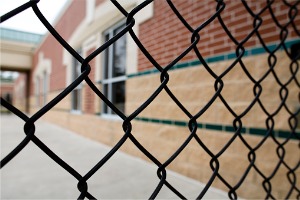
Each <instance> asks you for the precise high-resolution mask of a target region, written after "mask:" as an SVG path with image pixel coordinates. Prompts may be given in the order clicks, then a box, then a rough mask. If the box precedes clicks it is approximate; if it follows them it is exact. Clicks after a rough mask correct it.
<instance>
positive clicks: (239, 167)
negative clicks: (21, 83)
mask: <svg viewBox="0 0 300 200" xmlns="http://www.w3.org/2000/svg"><path fill="white" fill-rule="evenodd" d="M140 2H141V1H139V0H131V1H122V2H120V3H121V4H122V6H123V7H124V8H125V9H126V10H127V11H130V10H132V9H133V8H134V7H135V6H136V5H137V4H138V3H140ZM173 3H174V5H175V6H176V8H177V9H178V11H179V12H180V13H181V14H182V16H183V17H184V18H185V19H186V21H187V22H188V23H189V24H190V26H191V27H193V28H196V27H198V26H200V25H201V24H203V23H204V22H205V21H206V20H207V19H208V18H209V17H211V16H213V15H214V13H215V12H216V5H217V4H216V3H215V2H214V1H192V0H189V1H181V0H180V1H174V2H173ZM248 5H249V7H250V8H251V9H252V11H253V12H254V13H256V12H258V11H259V10H261V9H262V8H263V7H264V6H265V5H266V4H265V2H262V1H260V2H257V1H253V2H252V1H250V2H248ZM272 9H273V10H274V13H275V15H276V17H277V19H278V20H279V23H286V21H288V19H289V15H288V9H289V7H288V6H287V5H285V4H283V3H282V2H279V1H275V3H273V5H272ZM221 17H222V19H223V21H224V24H225V25H226V26H227V27H228V30H229V31H230V32H231V33H232V35H233V37H234V38H235V39H236V40H237V41H239V42H241V41H243V39H244V38H245V37H246V36H247V35H248V34H249V33H251V31H252V30H253V23H254V17H253V16H251V15H250V14H249V13H248V12H247V11H246V9H245V7H244V6H243V4H242V3H241V2H239V1H226V7H225V8H224V10H223V11H222V14H221ZM260 17H261V18H262V19H263V23H262V25H261V26H260V27H259V33H260V35H261V37H262V39H263V41H264V42H265V45H266V47H267V48H269V49H271V50H272V49H275V48H276V44H278V41H279V39H280V34H282V32H280V28H278V26H277V24H276V23H274V22H273V20H272V16H271V15H270V10H269V9H266V10H265V11H264V12H263V13H262V14H261V15H260ZM134 18H135V25H134V26H133V31H134V32H135V34H136V35H137V37H138V38H139V39H140V41H141V42H142V44H143V45H144V46H145V47H146V49H147V50H148V51H149V53H150V54H151V55H152V56H153V57H154V58H155V60H156V61H157V63H158V64H159V65H160V66H162V67H165V66H167V65H168V64H169V63H170V62H171V61H172V60H173V59H174V58H176V57H177V56H178V55H179V54H180V53H181V52H183V51H184V50H185V49H187V48H188V47H189V46H190V45H191V35H192V34H191V32H190V31H189V30H188V29H187V28H186V27H185V26H184V25H183V23H182V22H180V20H179V19H178V18H177V17H176V15H175V14H174V13H173V11H172V10H171V9H170V7H169V6H168V5H167V2H165V1H155V2H154V3H151V4H149V5H148V6H147V7H145V8H144V9H143V10H142V11H141V12H139V13H138V14H137V15H136V16H135V17H134ZM296 19H297V20H296V23H295V25H297V28H299V24H300V16H299V14H298V15H297V16H296ZM125 25H126V20H125V18H124V16H123V15H122V13H121V12H120V11H119V10H118V9H116V7H115V6H114V5H113V4H112V3H111V2H110V1H106V0H89V1H69V2H68V4H67V5H66V6H65V8H64V10H63V12H62V13H61V15H60V17H59V19H58V20H57V22H56V24H55V26H54V27H55V29H56V30H57V32H58V33H60V34H61V36H62V37H63V38H64V39H65V40H66V41H67V42H68V43H69V44H70V45H71V46H72V47H73V48H74V49H75V50H76V51H77V52H79V53H80V54H81V55H82V57H83V58H86V57H87V56H88V55H89V54H90V53H91V52H93V51H94V50H96V49H97V48H98V47H99V46H101V45H102V44H103V43H104V42H105V41H107V40H109V39H110V38H112V37H113V36H115V35H116V34H117V33H118V32H120V30H122V29H123V28H124V27H125ZM287 30H288V35H287V37H286V39H285V45H286V47H288V49H289V48H290V47H291V46H292V45H293V44H295V43H297V42H299V35H297V33H296V31H295V30H294V28H293V26H288V27H287ZM199 34H200V41H199V42H198V44H197V47H198V49H199V50H200V53H201V55H202V56H203V57H204V59H205V61H206V62H207V63H208V64H209V66H210V68H211V69H212V70H213V71H214V73H216V74H218V75H220V74H221V73H222V72H224V71H225V70H226V68H228V67H229V66H230V65H231V64H232V63H233V62H234V60H236V57H237V55H236V49H237V46H238V45H237V44H235V43H234V42H233V41H232V40H231V39H230V37H229V36H227V34H226V32H225V31H224V29H223V28H222V26H221V25H220V22H219V21H218V19H217V18H216V19H214V20H213V21H212V22H211V23H209V25H207V26H206V27H205V28H203V29H202V30H201V31H200V32H199ZM243 46H244V47H245V52H244V56H243V63H244V64H245V66H246V68H247V70H248V71H249V72H250V73H251V74H252V75H253V78H254V79H260V78H261V77H262V76H263V75H264V73H265V72H266V71H267V70H268V69H269V66H270V62H273V61H270V60H271V59H270V56H269V55H270V54H269V53H267V52H266V51H265V50H264V48H263V47H262V46H261V43H260V41H259V37H257V36H256V35H255V34H254V35H253V36H252V37H250V39H249V40H247V41H246V42H245V43H244V45H243ZM276 58H277V60H276V68H275V70H276V73H277V74H278V76H279V78H280V79H281V80H283V82H284V81H287V79H288V78H289V76H290V71H289V70H288V65H289V64H290V63H291V60H290V58H289V57H288V56H287V54H286V52H285V51H284V50H283V49H281V50H279V51H277V52H276ZM89 64H90V66H91V73H90V74H89V78H90V79H91V80H92V82H93V83H94V84H95V85H96V86H97V87H98V89H99V90H100V91H102V93H103V94H104V95H105V96H106V97H107V98H108V99H109V100H110V101H111V102H112V103H113V104H114V105H115V106H116V107H117V108H118V109H119V110H120V111H122V112H124V113H125V115H127V116H128V115H130V114H131V113H132V112H134V111H135V110H136V109H137V108H138V107H139V106H140V105H141V104H142V103H143V102H144V101H145V100H147V99H148V98H149V97H150V96H151V95H152V93H153V92H154V91H155V90H156V89H157V88H158V87H159V85H160V83H161V82H160V75H161V74H160V73H158V72H159V71H158V70H157V69H156V68H155V67H154V66H153V63H151V62H150V61H149V60H148V59H147V58H146V57H145V56H144V55H143V54H142V53H141V51H140V50H139V48H138V47H137V45H136V44H135V43H134V41H133V40H132V38H131V37H130V35H129V34H128V33H127V34H126V35H124V36H122V37H121V38H120V39H119V40H118V41H117V42H115V43H114V44H113V45H112V46H111V47H109V48H108V50H106V51H104V52H102V53H100V54H99V55H98V56H97V57H95V58H94V59H93V60H92V61H91V62H90V63H89ZM80 67H81V64H80V63H78V61H76V60H75V59H74V58H73V57H72V56H71V55H70V53H68V52H67V50H65V49H64V48H63V47H62V46H61V45H60V44H59V43H58V42H57V41H56V40H55V39H54V37H53V36H52V35H50V34H48V35H47V36H46V37H45V38H44V40H43V41H42V42H41V44H40V45H39V47H38V48H37V50H36V51H35V53H34V55H33V69H32V72H31V76H30V80H29V81H30V109H31V112H36V111H37V110H38V109H40V108H41V107H42V106H43V105H45V104H46V103H47V102H49V101H50V100H52V99H53V98H54V97H55V96H57V95H58V94H59V93H60V92H62V91H63V90H64V89H65V88H66V87H67V86H68V85H69V84H70V83H72V82H73V81H74V80H75V78H76V77H78V76H79V75H80ZM168 74H169V77H170V80H169V82H168V88H170V90H171V91H172V92H173V94H174V95H175V96H176V97H177V98H178V99H179V100H180V102H181V103H182V104H183V105H184V106H185V108H186V109H187V110H188V111H189V112H190V113H191V114H192V115H195V114H196V113H197V112H199V110H200V109H201V108H202V107H204V106H205V105H206V104H207V102H208V101H210V99H211V98H212V97H213V95H214V94H215V92H216V89H215V86H214V84H215V83H216V82H215V81H216V80H215V78H214V77H213V76H211V75H210V74H209V72H208V71H207V70H206V68H205V67H203V64H201V62H200V61H199V59H198V58H197V55H196V53H195V52H194V51H190V52H189V53H188V54H187V55H186V56H184V57H183V58H182V59H180V60H179V62H178V63H177V64H175V65H174V66H173V67H172V68H171V70H170V71H169V72H168ZM298 74H299V73H298ZM222 80H223V82H224V88H223V89H222V91H221V94H222V96H223V98H224V99H225V100H226V102H227V103H228V105H230V108H231V109H232V110H233V111H234V112H235V113H237V115H240V114H242V113H243V112H244V111H245V110H246V109H247V107H248V106H249V104H250V103H251V102H252V101H253V99H254V97H255V95H254V93H255V91H254V92H253V88H254V85H255V84H254V83H253V82H252V81H251V79H250V78H249V77H247V75H246V73H245V70H244V69H243V67H242V66H241V64H240V63H237V64H236V66H235V67H234V68H233V69H232V70H230V72H229V73H227V74H226V76H224V77H223V78H222ZM274 82H275V78H274V77H273V76H268V77H267V78H266V79H264V80H263V81H262V82H261V87H262V88H263V91H262V93H261V95H260V100H261V101H262V102H263V104H264V105H265V108H266V110H268V111H269V112H273V111H274V110H276V108H277V107H278V105H280V102H281V97H280V89H281V87H280V86H278V85H277V84H274ZM287 87H288V89H289V95H288V99H287V102H288V104H289V106H290V109H291V110H292V112H296V110H297V109H299V107H300V105H299V100H298V94H299V88H298V86H297V85H296V83H291V84H289V85H288V86H287ZM267 117H268V116H267V115H266V114H265V112H264V111H263V110H262V108H261V107H260V106H259V105H258V103H257V104H256V105H255V106H253V107H252V108H251V110H250V111H249V112H248V113H247V115H245V116H243V117H242V122H243V125H242V130H241V132H242V133H244V138H246V139H247V141H248V142H249V144H251V145H253V146H254V145H255V144H257V143H259V142H260V141H261V139H262V136H261V135H264V134H266V132H267V131H266V130H267V127H266V118H267ZM289 117H290V115H289V113H288V112H286V111H284V109H280V112H278V114H277V115H276V116H275V117H274V119H273V118H272V120H274V121H275V127H273V128H274V129H273V131H274V133H275V135H276V137H277V138H278V139H279V140H284V138H287V137H288V135H289V134H290V132H289V131H290V127H289ZM42 119H46V120H48V121H51V122H54V123H56V124H59V125H61V126H64V127H67V128H69V129H71V130H74V131H76V132H78V133H80V134H82V135H84V136H86V137H89V138H92V139H95V140H97V141H100V142H102V143H105V144H107V145H110V146H113V145H115V144H116V143H117V142H118V141H119V140H120V138H121V137H122V136H123V135H124V132H123V130H122V123H123V120H121V119H120V118H119V117H118V116H117V115H115V114H114V112H113V111H112V110H111V109H110V108H109V107H108V106H107V105H106V104H105V103H103V101H102V100H101V99H100V98H99V97H97V95H96V94H95V93H94V92H93V91H92V90H91V89H90V88H89V86H88V85H87V84H86V83H85V82H83V83H82V84H80V85H79V86H77V87H76V89H75V90H74V91H73V92H72V93H71V94H69V95H68V96H67V97H66V98H64V99H63V101H61V102H60V103H58V104H57V105H56V106H55V107H54V108H53V109H51V111H49V112H48V113H46V114H45V115H44V116H43V117H42ZM189 119H190V118H189V117H188V116H187V115H186V114H185V113H184V112H183V111H182V110H181V109H179V108H178V106H177V105H176V104H175V103H174V102H173V100H172V99H171V98H170V97H169V96H168V95H167V93H166V92H165V91H164V90H163V91H162V92H161V93H160V94H159V95H158V97H157V98H156V99H155V100H154V101H153V102H152V103H151V104H150V105H149V106H148V107H147V108H146V109H145V110H144V111H143V112H141V113H140V114H139V115H138V117H137V118H136V119H135V120H133V121H132V125H133V130H132V134H133V135H134V136H135V137H136V138H137V139H138V140H139V141H140V142H141V144H142V145H144V146H145V148H146V149H148V150H149V151H150V152H151V153H152V154H153V155H154V156H156V157H157V159H158V160H159V161H160V162H165V160H166V159H168V158H169V157H170V156H171V155H172V154H173V153H174V151H176V150H177V148H178V147H179V146H180V145H181V144H182V143H183V142H184V141H185V140H186V138H187V136H188V135H189V134H190V130H189V128H188V122H189ZM234 119H235V116H233V115H232V113H230V112H229V111H228V109H227V108H226V106H224V103H223V102H222V101H221V100H220V99H219V98H218V99H216V101H215V102H214V103H213V104H212V105H211V106H210V107H209V108H208V110H207V111H206V112H205V113H203V114H202V115H201V116H200V117H199V118H198V120H197V122H198V134H199V136H200V137H201V139H202V140H203V143H204V144H206V145H207V146H208V147H209V148H210V151H211V152H213V153H214V154H217V153H218V152H219V151H220V149H221V148H222V147H223V146H224V145H225V143H226V142H227V141H229V140H230V139H231V138H232V135H233V133H234V132H235V129H234V124H233V122H234ZM268 123H269V121H268ZM270 123H271V122H270ZM269 125H270V124H269ZM297 145H298V143H297V141H296V140H294V141H290V143H289V146H286V147H285V148H286V160H287V162H289V163H291V165H294V164H295V163H293V162H294V161H295V160H296V161H297V159H298V158H296V157H297V153H296V154H295V153H293V152H299V149H298V147H297ZM276 147H277V146H276V145H275V143H274V141H272V140H267V141H266V142H265V145H264V147H262V148H260V154H259V155H257V157H256V162H257V166H259V167H260V168H261V169H262V171H264V172H266V173H268V172H270V171H272V169H273V168H274V166H275V165H276V163H277V162H278V157H277V155H276ZM121 150H122V151H125V152H127V153H129V154H132V155H135V156H138V157H141V158H144V159H146V160H147V158H146V157H145V156H144V155H143V154H142V153H141V152H140V151H139V150H138V149H137V148H136V147H135V146H134V145H132V143H131V142H130V141H127V142H125V144H124V145H123V146H122V147H121ZM248 153H249V149H248V148H247V147H246V146H245V145H244V144H243V143H242V141H241V140H240V139H236V140H235V141H234V142H233V143H232V144H231V145H230V147H229V148H228V149H227V150H226V152H225V153H224V154H223V155H222V156H220V158H219V160H220V166H221V168H220V174H224V176H225V177H226V179H227V180H229V182H230V184H233V185H235V184H236V183H237V182H238V180H239V179H240V177H241V175H242V174H243V173H244V172H245V170H246V169H247V167H248V166H249V161H248V157H247V156H248ZM264 154H269V155H270V156H268V157H264V156H263V155H264ZM298 156H299V154H298ZM210 159H211V157H210V156H209V155H208V154H207V153H206V152H205V151H204V150H203V149H202V148H201V147H199V144H198V143H196V142H195V141H193V140H192V141H191V142H190V144H189V145H188V147H186V148H185V149H184V150H183V151H182V153H181V154H180V155H179V156H178V157H177V158H176V159H175V160H174V162H172V163H171V164H170V165H169V166H168V168H169V169H172V170H175V171H177V172H180V173H182V174H184V175H187V176H190V177H192V178H195V179H197V180H200V181H202V182H204V183H206V182H207V181H208V180H209V178H210V177H211V174H212V170H211V168H210V166H209V161H210ZM286 172H287V170H286V169H285V168H283V169H282V170H281V171H280V172H279V174H280V175H279V176H276V177H274V178H273V179H272V183H273V184H274V187H275V188H277V189H278V190H276V191H278V192H277V193H276V195H278V198H284V197H283V196H281V195H282V193H281V191H284V190H286V188H285V185H282V184H281V181H282V179H284V180H285V181H288V180H287V178H286V176H285V175H284V174H286ZM297 174H298V176H300V173H299V171H298V172H297ZM281 175H282V176H281ZM261 182H262V179H261V178H260V177H259V176H258V175H257V173H256V172H255V171H254V170H251V171H250V172H249V176H248V177H247V179H246V180H245V183H244V184H243V185H242V186H241V189H240V190H238V194H239V195H241V196H242V197H246V198H247V197H249V195H250V196H251V198H258V197H260V194H262V193H264V191H263V188H262V187H261ZM258 183H259V184H258ZM213 185H214V186H215V187H218V188H221V189H226V186H225V185H224V184H223V183H222V182H221V181H219V180H218V179H216V180H215V181H214V183H213ZM245 188H247V189H246V190H245ZM256 195H257V196H256Z"/></svg>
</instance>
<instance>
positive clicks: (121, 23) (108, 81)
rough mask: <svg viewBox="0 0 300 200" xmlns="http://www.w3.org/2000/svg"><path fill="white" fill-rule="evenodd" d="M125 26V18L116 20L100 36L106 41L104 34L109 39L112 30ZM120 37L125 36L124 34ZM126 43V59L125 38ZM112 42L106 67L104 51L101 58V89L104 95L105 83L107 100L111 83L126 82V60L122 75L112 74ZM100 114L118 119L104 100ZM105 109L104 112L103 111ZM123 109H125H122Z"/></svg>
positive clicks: (110, 94) (111, 97) (112, 33)
mask: <svg viewBox="0 0 300 200" xmlns="http://www.w3.org/2000/svg"><path fill="white" fill-rule="evenodd" d="M125 26H126V21H125V20H121V21H119V22H117V23H116V24H114V25H113V26H111V27H109V28H108V29H106V30H105V31H103V32H102V38H103V41H104V42H106V36H107V35H109V39H111V38H112V37H113V36H114V31H115V30H117V29H119V28H121V27H125ZM122 37H125V38H126V37H127V36H126V34H125V35H124V36H122ZM125 40H126V41H125V42H126V43H125V48H126V59H127V38H126V39H125ZM113 48H114V44H112V45H110V46H109V47H108V49H109V52H108V67H107V68H106V67H105V65H106V64H107V58H106V52H104V53H103V57H102V58H103V59H102V66H103V67H102V70H101V71H102V77H101V78H102V81H101V83H102V91H103V94H104V95H105V89H104V88H105V86H106V85H107V87H108V91H107V96H106V98H107V99H108V100H109V101H112V99H113V84H114V83H120V82H124V84H125V82H126V80H127V74H126V62H125V73H124V75H121V76H115V77H114V75H113V62H112V61H113V57H114V51H113ZM107 69H108V73H107V74H108V77H107V78H106V77H105V76H106V70H107ZM125 101H126V100H124V106H125ZM101 110H102V112H101V116H102V117H104V118H107V119H112V120H116V119H120V117H119V116H118V115H117V114H115V113H113V111H112V109H111V108H109V106H107V105H106V104H105V103H104V102H102V104H101ZM105 110H106V112H104V111H105ZM124 111H125V110H124Z"/></svg>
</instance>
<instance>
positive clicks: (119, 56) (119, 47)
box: [113, 35, 126, 77]
mask: <svg viewBox="0 0 300 200" xmlns="http://www.w3.org/2000/svg"><path fill="white" fill-rule="evenodd" d="M113 53H114V54H113V77H118V76H124V75H125V70H126V35H123V36H122V37H121V38H119V39H118V40H117V41H116V42H115V43H114V45H113Z"/></svg>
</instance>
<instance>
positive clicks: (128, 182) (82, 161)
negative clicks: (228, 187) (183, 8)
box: [1, 115, 228, 199]
mask: <svg viewBox="0 0 300 200" xmlns="http://www.w3.org/2000/svg"><path fill="white" fill-rule="evenodd" d="M23 125H24V122H23V121H22V120H21V119H18V118H17V117H15V116H14V115H1V159H2V158H3V157H4V156H6V155H7V154H8V153H9V152H10V151H11V150H12V149H13V148H14V147H15V146H16V145H17V144H18V143H19V142H20V141H21V140H22V139H23V138H24V137H25V134H24V132H23ZM36 136H37V137H38V138H39V139H40V140H42V141H43V142H44V143H45V144H46V145H47V146H48V147H49V148H50V149H51V150H53V151H54V152H55V153H56V154H57V155H58V156H60V157H61V158H62V159H63V160H64V161H66V162H67V163H68V164H69V165H70V166H72V167H73V168H74V169H75V170H76V171H78V172H79V173H80V174H81V175H84V174H85V173H86V172H87V171H89V170H90V169H91V168H92V167H93V166H94V165H95V164H96V163H97V162H98V161H99V160H100V159H101V158H102V157H103V156H104V155H105V154H106V153H107V152H108V151H109V150H110V149H111V148H110V147H108V146H105V145H103V144H100V143H98V142H95V141H92V140H89V139H87V138H84V137H82V136H80V135H78V134H76V133H73V132H71V131H68V130H66V129H63V128H61V127H58V126H56V125H53V124H49V123H47V122H44V121H39V122H38V123H37V124H36ZM156 170H157V166H155V165H152V164H150V163H148V162H146V161H143V160H141V159H138V158H135V157H132V156H130V155H127V154H125V153H122V152H118V153H116V154H115V155H114V156H113V157H112V158H111V159H110V160H109V161H108V162H107V163H106V164H105V165H104V166H103V167H102V168H101V169H100V170H99V171H98V172H97V173H96V174H95V175H94V176H92V177H91V178H90V179H89V180H88V187H89V192H90V193H91V194H92V195H93V196H94V197H96V198H98V199H148V198H149V197H150V195H151V194H152V192H153V190H154V189H155V188H156V186H157V184H158V183H159V179H158V178H157V175H156ZM167 180H168V181H169V182H170V183H171V184H172V185H173V186H174V187H175V188H177V189H178V190H179V191H180V192H181V193H182V194H183V195H185V197H187V198H188V199H195V198H196V197H197V196H198V195H199V193H200V191H201V189H202V188H203V187H204V184H202V183H199V182H197V181H195V180H192V179H190V178H187V177H184V176H182V175H179V174H177V173H174V172H171V171H168V174H167ZM77 183H78V181H77V180H76V179H75V178H74V177H73V176H72V175H70V174H69V173H68V172H66V171H65V170H64V169H62V168H61V167H60V166H59V165H57V164H56V163H55V162H54V161H52V160H51V159H50V158H49V157H48V156H47V155H46V154H44V153H43V152H42V151H41V150H40V149H39V148H38V147H37V146H36V145H35V144H34V143H32V142H30V143H29V144H28V145H27V146H26V147H25V148H24V149H23V150H22V151H21V152H20V153H19V154H18V155H17V156H16V157H15V158H14V159H13V160H11V162H9V163H8V164H7V165H6V166H4V167H3V168H2V169H1V199H76V198H77V197H78V196H79V194H80V193H79V191H78V190H77ZM157 198H158V199H178V197H177V196H176V195H174V194H173V192H172V191H170V190H169V189H168V188H167V187H165V186H164V187H163V188H162V190H161V192H160V193H159V195H158V196H157ZM205 198H206V199H227V198H228V197H227V194H226V193H224V192H222V191H220V190H217V189H214V188H210V190H209V191H208V192H207V194H206V195H205Z"/></svg>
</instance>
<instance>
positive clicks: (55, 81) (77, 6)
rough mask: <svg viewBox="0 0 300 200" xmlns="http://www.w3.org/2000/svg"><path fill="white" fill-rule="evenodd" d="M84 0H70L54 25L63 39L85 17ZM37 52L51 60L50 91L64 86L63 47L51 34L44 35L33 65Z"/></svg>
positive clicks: (32, 91) (31, 91) (32, 84)
mask: <svg viewBox="0 0 300 200" xmlns="http://www.w3.org/2000/svg"><path fill="white" fill-rule="evenodd" d="M85 6H86V5H85V1H82V0H80V1H72V3H71V5H70V6H69V7H68V8H67V10H66V11H65V13H64V14H63V16H62V17H61V19H60V20H59V21H58V23H57V24H56V25H55V27H54V28H55V29H56V31H57V32H58V33H59V34H60V35H61V36H62V37H63V38H64V39H65V40H68V39H69V38H70V36H71V34H72V33H73V32H74V30H75V29H76V28H77V27H78V25H79V24H80V22H81V21H82V20H83V19H84V17H85V11H86V9H85ZM39 52H43V53H44V56H45V58H46V59H51V60H52V72H51V76H50V88H49V89H50V92H51V91H55V90H60V89H63V88H65V87H66V67H65V66H64V65H63V63H62V53H63V47H62V46H61V45H60V43H59V42H57V41H56V39H55V38H54V37H53V36H52V35H51V34H48V35H47V36H46V39H45V41H44V42H43V43H42V45H41V46H40V47H39V49H38V50H37V51H36V52H35V54H34V57H33V66H34V68H35V67H36V65H37V63H38V55H39ZM30 88H31V90H30V94H31V95H33V94H34V83H33V79H31V87H30Z"/></svg>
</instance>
